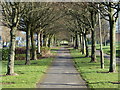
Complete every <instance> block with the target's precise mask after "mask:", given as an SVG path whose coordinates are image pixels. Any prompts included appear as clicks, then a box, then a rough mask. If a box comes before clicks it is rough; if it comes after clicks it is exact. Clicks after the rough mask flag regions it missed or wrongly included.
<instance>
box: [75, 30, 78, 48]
mask: <svg viewBox="0 0 120 90" xmlns="http://www.w3.org/2000/svg"><path fill="white" fill-rule="evenodd" d="M77 36H78V35H77V31H76V32H75V47H74V48H75V49H78V37H77Z"/></svg>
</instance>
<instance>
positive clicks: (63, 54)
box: [37, 48, 87, 88]
mask: <svg viewBox="0 0 120 90" xmlns="http://www.w3.org/2000/svg"><path fill="white" fill-rule="evenodd" d="M37 88H87V86H86V83H85V81H84V80H83V79H82V78H81V76H80V75H79V72H78V71H77V70H76V68H75V67H74V64H73V61H72V58H71V56H70V53H69V51H68V50H67V49H65V48H61V49H60V50H58V55H57V57H56V59H55V60H54V61H53V64H52V66H51V67H50V68H49V70H48V72H47V73H46V74H45V77H44V79H43V80H42V82H40V83H38V84H37Z"/></svg>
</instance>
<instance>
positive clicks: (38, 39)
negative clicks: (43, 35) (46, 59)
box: [37, 32, 41, 54]
mask: <svg viewBox="0 0 120 90" xmlns="http://www.w3.org/2000/svg"><path fill="white" fill-rule="evenodd" d="M37 41H38V42H37V48H38V52H37V53H38V54H41V49H40V48H41V46H40V43H41V42H40V33H39V32H38V34H37Z"/></svg>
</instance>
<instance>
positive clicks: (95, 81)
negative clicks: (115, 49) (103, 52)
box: [70, 49, 120, 89]
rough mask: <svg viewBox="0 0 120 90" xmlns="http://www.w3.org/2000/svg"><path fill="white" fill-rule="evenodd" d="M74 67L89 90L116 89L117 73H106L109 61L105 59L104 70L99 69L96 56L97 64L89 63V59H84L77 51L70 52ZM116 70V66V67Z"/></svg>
mask: <svg viewBox="0 0 120 90" xmlns="http://www.w3.org/2000/svg"><path fill="white" fill-rule="evenodd" d="M70 52H71V55H72V57H73V60H74V62H75V66H76V68H77V70H78V71H79V72H80V73H81V76H82V77H83V79H84V80H85V81H86V82H87V84H88V87H89V88H94V89H95V88H118V86H119V85H120V82H119V81H118V72H116V73H108V71H109V60H107V59H105V69H100V59H99V56H97V63H90V59H91V58H90V57H87V58H86V57H84V55H81V54H80V52H79V51H78V50H74V49H71V50H70ZM117 68H118V66H117Z"/></svg>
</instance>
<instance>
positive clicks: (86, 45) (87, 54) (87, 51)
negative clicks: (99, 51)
mask: <svg viewBox="0 0 120 90" xmlns="http://www.w3.org/2000/svg"><path fill="white" fill-rule="evenodd" d="M84 37H85V47H86V56H85V57H89V50H88V42H87V37H86V33H85V36H84Z"/></svg>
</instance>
